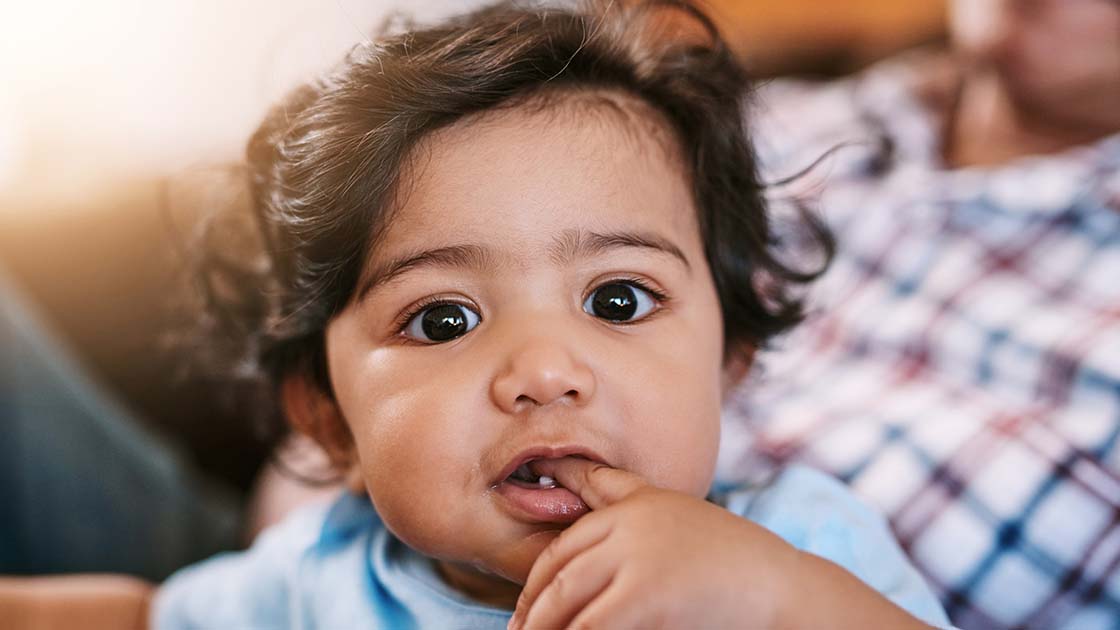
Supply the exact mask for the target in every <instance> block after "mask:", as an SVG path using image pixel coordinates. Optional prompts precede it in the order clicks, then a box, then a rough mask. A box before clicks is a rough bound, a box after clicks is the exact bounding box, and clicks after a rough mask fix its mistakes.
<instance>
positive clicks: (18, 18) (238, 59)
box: [0, 0, 945, 492]
mask: <svg viewBox="0 0 1120 630" xmlns="http://www.w3.org/2000/svg"><path fill="white" fill-rule="evenodd" d="M473 4H478V3H477V2H468V1H467V0H458V1H450V0H432V1H429V2H423V1H416V2H410V3H403V2H396V3H394V2H392V1H390V0H364V1H358V0H334V1H332V2H311V1H310V0H268V1H265V0H239V1H238V2H220V1H218V0H189V1H188V0H178V1H170V0H168V1H164V2H140V1H138V0H104V1H102V2H99V3H88V2H79V1H78V0H44V1H41V2H34V3H33V2H8V3H5V4H4V7H3V8H0V268H6V269H7V272H8V273H9V274H10V275H11V276H12V277H11V280H12V281H13V282H14V283H15V284H16V285H17V287H18V289H20V290H21V291H22V293H23V294H24V295H25V296H27V297H28V299H29V300H30V302H31V303H32V306H33V307H34V308H35V309H36V314H37V315H38V316H39V317H40V318H41V319H42V320H43V321H45V322H46V323H47V325H48V326H49V327H50V328H51V329H52V330H53V332H55V333H56V334H57V335H59V336H60V337H61V339H62V340H63V342H64V344H65V345H66V346H67V347H68V348H69V349H70V350H71V351H72V352H73V353H74V354H76V355H77V357H78V358H79V360H80V361H81V363H82V364H83V366H84V367H85V368H86V369H87V370H88V371H89V372H90V373H91V374H92V375H93V377H94V379H95V380H96V381H97V383H98V384H99V385H101V386H103V387H104V388H105V389H107V390H109V391H110V392H113V393H114V394H115V395H117V396H118V397H119V398H120V400H121V401H122V403H123V405H124V406H126V407H127V408H129V409H130V410H131V411H133V412H134V413H135V415H136V416H138V417H139V418H141V419H142V420H143V421H144V422H146V423H148V424H149V426H150V427H152V428H154V429H155V430H157V431H160V432H162V433H164V434H167V435H171V436H174V437H175V439H176V440H181V441H182V443H183V444H184V445H185V448H186V451H187V453H188V456H189V457H190V458H191V459H193V460H194V461H195V462H197V463H198V464H199V465H200V466H201V467H202V468H203V469H205V470H207V471H209V472H211V473H213V474H214V475H216V476H217V477H218V478H219V479H221V480H222V481H223V482H224V483H225V484H228V485H229V486H231V487H232V488H234V489H236V490H238V491H241V492H245V491H246V490H247V489H248V487H249V485H250V483H251V480H252V478H253V476H254V474H255V473H256V471H257V470H258V468H259V466H260V464H261V462H262V460H263V459H264V457H265V456H266V452H265V448H264V447H263V446H262V445H260V443H258V442H257V441H256V440H255V439H254V437H253V434H252V431H251V429H250V427H249V426H248V425H247V423H246V422H244V421H242V420H241V419H239V418H237V417H231V416H232V415H234V414H231V413H230V411H229V410H226V409H224V408H223V407H222V406H221V405H220V404H219V399H218V397H217V396H215V395H214V385H213V384H211V383H206V382H204V381H202V380H199V379H197V378H190V377H185V376H183V374H182V370H181V369H180V368H181V366H182V364H183V359H182V357H181V356H178V355H177V354H176V353H175V352H172V351H169V350H168V349H167V344H166V343H164V342H165V340H166V338H167V334H168V332H169V331H173V330H176V329H177V328H181V327H183V326H184V325H185V324H186V323H187V320H188V319H189V317H190V316H189V314H187V313H185V312H184V311H183V310H182V309H181V308H179V306H180V305H181V303H182V300H181V299H180V298H181V296H182V293H183V291H184V289H185V288H186V286H187V285H186V283H185V282H184V276H183V261H184V257H185V256H186V255H189V252H185V251H184V250H183V247H184V244H185V242H186V239H187V238H188V234H189V232H190V229H191V226H192V225H193V224H194V222H195V220H196V218H197V216H199V215H200V214H201V213H203V212H205V210H206V206H207V205H208V204H211V203H219V202H220V201H216V200H215V195H219V194H220V193H216V192H214V191H213V190H212V188H214V185H213V183H212V182H213V181H217V180H216V179H215V176H216V174H217V173H219V172H220V170H221V169H222V168H223V167H224V166H225V165H229V164H233V163H236V162H237V160H238V159H239V156H240V153H241V150H242V147H243V145H244V143H245V141H246V140H247V138H248V136H249V134H250V133H251V132H252V130H253V128H254V127H255V125H256V123H257V122H258V121H259V120H260V119H261V117H262V116H263V114H264V112H265V110H266V108H267V107H268V106H269V105H270V104H271V103H273V102H274V101H275V100H276V99H277V98H278V97H280V96H281V95H282V94H283V93H284V92H286V91H287V90H288V89H290V88H291V87H293V86H294V85H296V84H297V83H299V82H300V81H302V80H305V79H307V78H310V77H311V76H313V75H314V74H315V73H317V72H319V71H321V70H323V69H325V68H327V67H328V66H329V65H331V64H332V63H333V62H334V61H335V60H337V59H339V58H340V57H341V55H342V54H343V53H344V52H345V51H346V50H347V49H348V48H349V47H350V46H352V45H353V44H354V43H355V42H358V41H360V40H361V39H362V38H363V37H364V36H365V35H366V34H367V33H369V32H371V31H372V30H373V29H374V27H376V25H377V24H379V23H380V22H381V21H382V20H383V19H384V18H385V16H386V15H387V14H388V13H389V12H391V11H392V10H393V9H395V8H398V7H401V6H406V8H407V12H408V13H409V14H412V15H415V16H417V17H418V18H420V19H428V18H434V17H438V16H440V15H443V14H446V13H448V12H453V11H455V10H458V9H461V8H464V7H467V6H470V5H473ZM709 4H710V5H711V6H712V13H713V15H714V16H715V18H716V19H717V21H718V23H719V25H720V27H721V28H722V29H723V31H724V32H725V35H726V36H727V37H728V38H729V39H730V40H731V42H732V43H733V46H734V47H735V49H736V51H737V52H738V54H740V55H741V56H742V57H743V59H744V60H745V61H746V63H747V64H748V66H749V67H750V68H751V69H752V70H753V71H754V72H755V73H756V74H757V75H758V76H759V77H762V78H764V77H773V76H779V75H813V76H822V77H823V76H834V75H839V74H844V73H848V72H851V71H853V70H856V69H859V68H861V67H863V66H865V65H867V64H869V63H871V62H872V61H875V60H877V59H880V58H882V57H885V56H888V55H890V54H891V53H894V52H896V51H898V50H901V49H904V48H908V47H914V46H920V45H931V44H932V45H936V44H937V43H939V42H941V41H942V40H943V38H944V31H945V6H944V4H945V2H944V1H943V0H906V1H905V2H899V1H898V0H783V1H782V2H774V1H771V0H710V3H709ZM219 188H220V187H219ZM3 351H4V349H3V348H2V347H0V352H3Z"/></svg>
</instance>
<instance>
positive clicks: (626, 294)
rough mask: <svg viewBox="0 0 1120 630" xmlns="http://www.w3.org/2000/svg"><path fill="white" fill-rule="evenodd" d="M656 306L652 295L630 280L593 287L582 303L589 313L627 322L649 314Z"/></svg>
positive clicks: (602, 317)
mask: <svg viewBox="0 0 1120 630" xmlns="http://www.w3.org/2000/svg"><path fill="white" fill-rule="evenodd" d="M656 307H657V304H656V302H655V301H654V296H653V295H652V294H651V293H650V292H649V291H647V290H645V289H643V288H641V287H639V286H637V285H635V284H633V283H630V282H610V283H607V284H604V285H603V286H601V287H599V288H597V289H595V290H594V291H592V292H591V295H589V296H587V300H585V301H584V303H583V310H584V311H585V312H587V313H588V314H589V315H594V316H595V317H599V318H601V319H605V320H608V321H612V322H628V321H634V320H638V319H641V318H643V317H645V316H646V315H649V313H650V312H651V311H653V309H654V308H656Z"/></svg>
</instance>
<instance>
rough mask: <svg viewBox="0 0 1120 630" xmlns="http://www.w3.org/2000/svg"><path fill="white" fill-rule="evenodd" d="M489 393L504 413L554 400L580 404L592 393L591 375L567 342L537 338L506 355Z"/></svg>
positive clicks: (593, 388) (546, 403)
mask: <svg viewBox="0 0 1120 630" xmlns="http://www.w3.org/2000/svg"><path fill="white" fill-rule="evenodd" d="M491 393H492V395H493V398H494V401H495V403H496V404H497V405H498V406H499V407H500V408H501V409H502V410H504V411H506V412H507V413H518V412H521V411H524V410H526V409H530V408H534V407H543V406H545V405H549V404H552V403H554V402H557V401H564V402H567V403H568V404H574V405H580V406H582V405H585V404H587V402H588V401H590V400H591V397H592V396H594V394H595V374H594V372H593V371H592V370H591V368H590V366H588V365H587V363H586V362H585V361H584V360H583V359H582V358H581V357H579V356H578V355H577V353H576V350H575V349H574V348H572V347H570V344H568V343H565V342H564V341H563V340H562V339H552V338H545V337H537V338H534V339H530V340H526V341H525V342H524V343H523V344H522V345H521V346H520V347H518V348H516V349H515V350H514V352H512V353H511V354H510V357H509V359H508V362H507V364H506V365H505V366H504V367H503V369H501V370H500V372H499V373H498V374H497V376H496V377H495V378H494V382H493V385H492V387H491Z"/></svg>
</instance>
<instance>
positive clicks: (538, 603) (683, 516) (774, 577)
mask: <svg viewBox="0 0 1120 630" xmlns="http://www.w3.org/2000/svg"><path fill="white" fill-rule="evenodd" d="M549 464H550V466H552V467H551V468H550V469H549V470H544V469H543V468H542V469H540V470H538V472H539V473H540V474H546V475H548V476H551V477H554V478H556V479H557V480H558V481H559V482H560V483H561V484H563V485H564V486H565V487H566V488H568V489H569V490H571V491H572V492H574V493H576V494H577V495H579V496H580V497H581V498H582V499H583V500H584V502H585V503H587V505H588V507H590V508H591V510H592V511H591V512H590V513H589V514H588V515H587V516H584V517H583V518H581V519H580V520H578V521H576V522H575V523H574V524H573V525H572V526H571V527H570V528H568V529H567V530H566V531H565V532H564V533H562V534H561V535H560V536H559V537H557V539H556V540H555V541H553V543H552V544H551V545H550V546H549V547H547V548H546V549H545V550H544V552H543V553H541V555H540V557H539V558H538V559H537V561H536V563H535V564H534V565H533V568H532V570H531V571H530V573H529V578H528V580H527V582H526V584H525V588H524V590H523V591H522V592H521V597H520V599H519V600H518V602H517V609H516V611H515V612H514V615H513V619H511V620H510V624H509V625H510V628H511V629H514V630H517V629H520V628H565V627H569V626H576V627H580V628H587V627H590V628H636V627H642V628H652V627H677V628H685V627H691V628H699V627H709V628H717V627H721V628H730V627H739V628H742V627H751V628H765V627H772V626H773V625H774V622H775V621H777V619H776V617H775V615H776V613H777V612H778V606H779V602H780V601H782V600H783V598H784V597H786V595H785V592H786V591H787V590H788V588H787V587H788V584H787V581H788V580H789V579H790V578H792V576H793V575H794V569H795V566H796V564H797V563H798V562H799V559H798V558H799V555H800V554H799V553H798V551H797V550H796V549H794V548H793V547H792V546H790V545H789V544H787V543H786V542H785V541H784V540H782V539H781V538H779V537H778V536H776V535H774V534H772V533H771V532H769V531H768V530H766V529H765V528H763V527H761V526H759V525H757V524H755V523H752V522H751V521H749V520H747V519H744V518H741V517H738V516H736V515H734V514H732V513H731V512H728V511H727V510H725V509H723V508H721V507H719V506H716V505H713V504H711V503H708V502H706V501H703V500H701V499H698V498H695V497H692V496H688V495H686V494H682V493H679V492H673V491H670V490H662V489H659V488H655V487H653V486H651V485H649V484H647V483H646V482H645V481H644V480H643V479H642V478H640V477H638V476H637V475H634V474H632V473H629V472H625V471H622V470H617V469H614V468H610V467H608V466H605V465H602V464H596V463H593V462H590V461H587V460H582V459H576V458H564V459H562V460H557V461H554V462H550V463H549Z"/></svg>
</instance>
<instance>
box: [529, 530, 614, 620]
mask: <svg viewBox="0 0 1120 630" xmlns="http://www.w3.org/2000/svg"><path fill="white" fill-rule="evenodd" d="M617 570H618V563H617V561H616V559H615V558H613V557H612V556H611V554H610V553H609V552H607V550H606V549H605V545H603V544H602V543H600V544H598V545H595V546H593V547H591V548H590V549H587V550H585V551H584V552H583V553H581V554H579V555H578V556H576V557H575V558H573V559H572V561H571V562H569V563H568V564H566V565H564V567H563V568H561V569H560V572H559V573H557V574H556V576H555V577H554V578H552V581H551V582H549V583H548V585H547V586H546V587H545V589H544V591H542V592H541V594H540V596H539V597H537V599H536V601H535V602H534V603H533V605H532V607H531V608H529V612H528V615H526V616H525V622H524V624H523V627H524V628H529V629H533V628H567V627H568V624H570V623H571V622H572V619H573V618H574V617H575V616H576V615H578V614H579V613H580V611H582V610H583V608H584V607H585V606H587V603H588V602H590V601H591V600H593V599H595V597H596V596H597V595H599V593H601V592H602V591H603V589H605V588H607V586H608V585H610V583H611V580H612V579H613V578H614V575H615V572H616V571H617Z"/></svg>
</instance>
